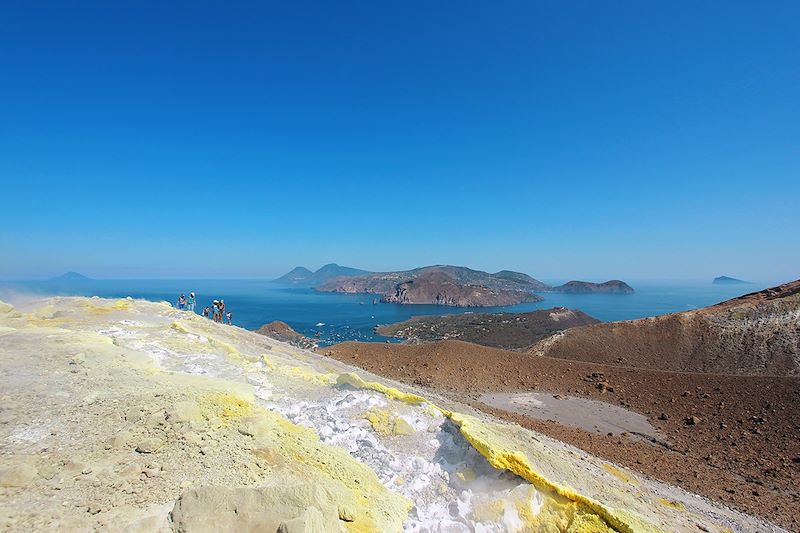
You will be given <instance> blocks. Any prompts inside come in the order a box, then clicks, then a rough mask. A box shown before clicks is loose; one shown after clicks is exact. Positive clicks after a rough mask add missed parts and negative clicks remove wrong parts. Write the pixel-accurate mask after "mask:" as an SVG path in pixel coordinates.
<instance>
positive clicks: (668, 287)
mask: <svg viewBox="0 0 800 533" xmlns="http://www.w3.org/2000/svg"><path fill="white" fill-rule="evenodd" d="M632 285H633V286H634V288H635V289H636V293H634V294H630V295H615V294H561V293H550V292H545V293H541V295H542V296H543V297H544V301H541V302H534V303H525V304H520V305H515V306H510V307H481V308H454V307H445V306H437V305H401V304H388V303H378V304H376V305H373V303H372V302H373V300H374V299H377V298H379V297H378V296H377V295H372V294H363V295H362V294H334V293H320V292H316V291H315V290H313V289H307V288H295V287H291V288H290V287H281V286H277V285H275V284H274V283H272V282H270V281H266V280H198V279H192V280H175V279H169V280H151V279H139V280H87V281H77V282H66V283H64V282H51V281H16V282H0V299H5V300H11V301H13V300H14V298H15V297H19V296H20V295H41V296H45V295H62V296H74V295H78V296H95V295H96V296H100V297H104V298H116V297H126V296H131V297H133V298H144V299H147V300H153V301H162V300H164V301H168V302H171V303H172V304H173V305H174V304H175V301H176V300H177V298H178V296H179V295H180V293H184V294H186V295H187V296H188V294H189V292H191V291H194V292H195V293H196V294H197V299H198V305H197V312H198V313H200V312H202V310H203V307H204V306H206V305H210V304H211V300H213V299H215V298H222V299H224V300H225V305H226V309H228V310H230V311H232V312H233V322H234V324H235V325H237V326H241V327H243V328H246V329H257V328H258V327H259V326H261V325H262V324H265V323H267V322H271V321H273V320H282V321H284V322H286V323H287V324H289V325H290V326H291V327H292V328H294V329H295V330H297V331H299V332H300V333H303V334H305V335H308V336H309V337H314V336H315V335H317V334H319V342H320V345H323V346H324V345H329V344H333V343H336V342H341V341H345V340H360V341H385V340H389V339H387V338H386V337H382V336H380V335H376V334H375V333H374V332H373V329H374V328H375V326H376V325H380V324H389V323H392V322H399V321H401V320H406V319H408V318H410V317H412V316H417V315H445V314H453V313H469V312H499V311H517V312H521V311H532V310H535V309H547V308H550V307H556V306H563V307H568V308H571V309H580V310H582V311H584V312H586V313H588V314H590V315H591V316H593V317H595V318H597V319H599V320H602V321H613V320H628V319H633V318H642V317H646V316H653V315H660V314H664V313H673V312H677V311H686V310H689V309H695V308H698V307H705V306H707V305H711V304H714V303H717V302H720V301H723V300H727V299H729V298H733V297H736V296H739V295H742V294H745V293H749V292H753V291H757V290H761V289H764V288H766V287H767V286H769V285H771V284H766V283H764V284H759V283H754V284H750V285H713V284H712V283H711V280H709V281H708V282H705V283H676V282H671V283H655V282H642V283H636V284H633V283H632ZM318 324H322V325H318Z"/></svg>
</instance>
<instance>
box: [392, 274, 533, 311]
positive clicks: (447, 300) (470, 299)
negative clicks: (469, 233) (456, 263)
mask: <svg viewBox="0 0 800 533" xmlns="http://www.w3.org/2000/svg"><path fill="white" fill-rule="evenodd" d="M541 299H542V297H541V296H537V295H535V294H533V293H530V292H526V291H520V290H508V289H497V288H489V287H485V286H483V285H463V284H461V283H459V282H457V281H456V280H454V279H453V278H451V277H450V276H449V275H447V274H445V273H444V272H426V273H425V274H423V275H421V276H418V277H416V278H414V279H413V280H411V281H405V282H403V283H399V284H398V285H397V286H396V287H395V289H394V291H393V292H390V293H388V294H386V295H384V297H383V298H382V299H381V300H382V301H384V302H393V303H400V304H436V305H449V306H453V307H494V306H505V305H515V304H518V303H522V302H538V301H540V300H541Z"/></svg>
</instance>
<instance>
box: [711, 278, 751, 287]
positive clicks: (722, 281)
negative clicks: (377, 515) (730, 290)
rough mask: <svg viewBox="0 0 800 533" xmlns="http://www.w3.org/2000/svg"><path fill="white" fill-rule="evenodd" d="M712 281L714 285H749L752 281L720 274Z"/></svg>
mask: <svg viewBox="0 0 800 533" xmlns="http://www.w3.org/2000/svg"><path fill="white" fill-rule="evenodd" d="M712 283H714V285H747V284H749V283H750V282H749V281H745V280H743V279H736V278H731V277H729V276H719V277H717V278H714V281H713V282H712Z"/></svg>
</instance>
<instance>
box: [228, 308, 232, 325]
mask: <svg viewBox="0 0 800 533" xmlns="http://www.w3.org/2000/svg"><path fill="white" fill-rule="evenodd" d="M228 325H229V326H232V325H233V313H231V312H230V311H228Z"/></svg>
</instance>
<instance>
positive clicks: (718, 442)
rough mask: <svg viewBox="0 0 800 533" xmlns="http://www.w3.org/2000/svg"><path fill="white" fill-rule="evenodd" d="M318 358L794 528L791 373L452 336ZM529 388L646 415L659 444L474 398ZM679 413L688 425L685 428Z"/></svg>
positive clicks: (797, 444)
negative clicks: (567, 354)
mask: <svg viewBox="0 0 800 533" xmlns="http://www.w3.org/2000/svg"><path fill="white" fill-rule="evenodd" d="M320 351H321V352H323V353H325V354H328V355H329V356H331V357H334V358H336V359H338V360H341V361H345V362H347V363H349V364H354V365H357V366H360V367H361V368H364V369H366V370H369V371H371V372H375V373H377V374H381V375H384V376H388V377H391V378H393V379H397V380H400V381H405V382H407V383H413V384H415V385H421V386H425V387H429V388H431V389H433V390H435V391H437V392H439V393H442V394H445V395H448V396H451V397H453V398H455V399H458V400H461V401H467V402H468V403H471V404H472V405H474V406H475V407H478V408H479V409H482V410H484V411H487V412H490V413H493V414H495V415H498V416H501V417H504V418H506V419H508V420H511V421H514V422H516V423H519V424H521V425H523V426H526V427H529V428H531V429H534V430H536V431H540V432H542V433H545V434H548V435H551V436H552V437H555V438H557V439H559V440H562V441H565V442H569V443H571V444H573V445H575V446H578V447H580V448H582V449H584V450H586V451H588V452H590V453H593V454H595V455H598V456H600V457H604V458H606V459H607V460H610V461H613V462H615V463H619V464H623V465H625V466H627V467H629V468H632V469H634V470H637V471H639V472H643V473H645V474H647V475H649V476H651V477H654V478H657V479H661V480H663V481H666V482H668V483H673V484H677V485H680V486H682V487H684V488H685V489H687V490H690V491H692V492H695V493H698V494H702V495H704V496H706V497H709V498H711V499H714V500H717V501H720V502H723V503H726V504H728V505H731V506H733V507H737V508H739V509H741V510H743V511H745V512H748V513H751V514H755V515H759V516H763V517H766V518H768V519H770V520H772V521H774V522H776V523H779V524H781V525H782V526H783V527H786V528H788V529H789V530H791V531H800V513H798V512H797V510H798V508H800V439H798V438H797V436H798V432H800V409H798V408H797V406H798V405H800V378H796V377H770V376H733V375H717V374H699V373H680V372H660V371H656V370H647V369H637V368H624V367H618V366H609V365H602V364H596V363H587V362H582V361H566V360H560V359H552V358H550V357H534V356H531V355H528V354H524V353H519V352H511V351H507V350H500V349H496V348H488V347H485V346H478V345H475V344H470V343H465V342H460V341H440V342H434V343H428V344H418V345H401V344H380V343H356V342H347V343H342V344H338V345H335V346H332V347H328V348H325V349H322V350H320ZM601 384H602V385H603V386H600V385H601ZM609 388H610V389H613V390H609ZM531 390H537V391H547V392H551V393H558V394H562V395H571V396H578V397H584V398H589V399H594V400H600V401H604V402H607V403H611V404H614V405H619V406H623V407H627V408H629V409H632V410H634V411H636V412H639V413H641V414H642V415H644V416H646V417H647V418H648V420H649V421H650V423H651V424H652V425H653V426H654V427H656V428H657V429H659V430H660V432H661V434H662V435H663V436H664V437H665V439H666V440H667V441H668V442H669V445H663V444H661V445H660V444H651V443H647V442H643V441H642V440H636V439H633V438H631V437H630V436H628V435H624V434H622V435H612V436H608V435H597V434H592V433H588V432H586V431H583V430H580V429H577V428H573V427H568V426H564V425H560V424H557V423H555V422H553V421H540V420H535V419H532V418H528V417H525V416H521V415H518V414H514V413H511V412H508V411H503V410H499V409H496V408H492V407H489V406H486V405H484V404H482V403H480V402H479V401H478V400H477V398H478V397H479V395H480V393H483V392H487V391H504V392H515V391H519V392H530V391H531ZM603 391H605V392H603ZM691 417H695V419H694V420H692V422H694V424H691V423H687V421H686V419H687V418H691Z"/></svg>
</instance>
